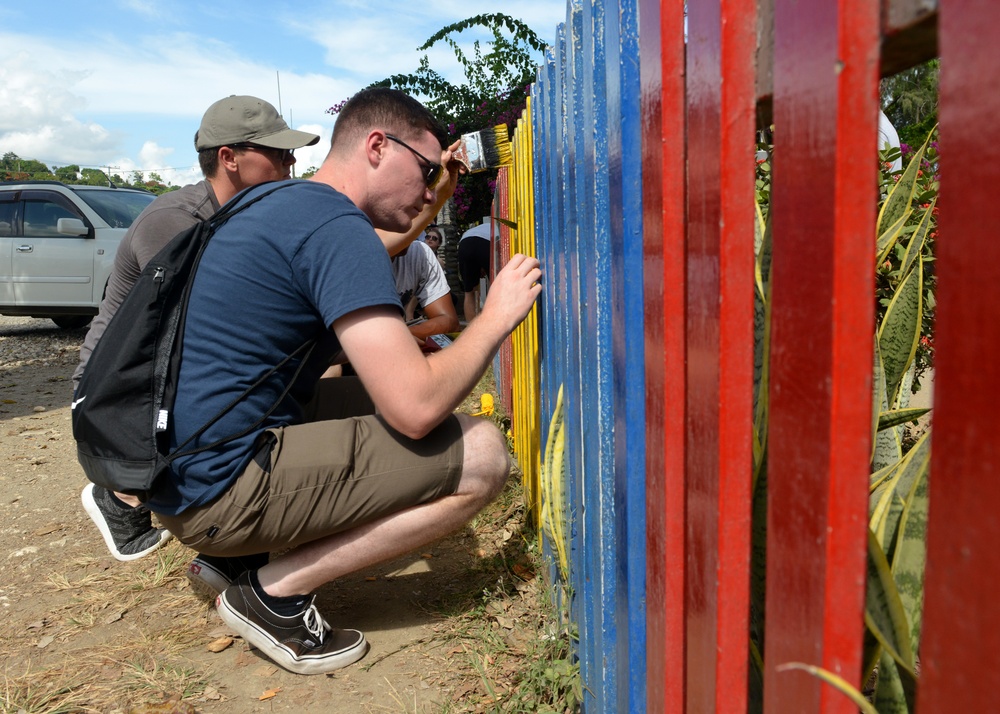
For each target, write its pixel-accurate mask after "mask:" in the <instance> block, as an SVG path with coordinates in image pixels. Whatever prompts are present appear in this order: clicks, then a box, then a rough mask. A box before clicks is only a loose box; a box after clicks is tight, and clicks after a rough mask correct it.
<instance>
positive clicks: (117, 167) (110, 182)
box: [104, 166, 121, 188]
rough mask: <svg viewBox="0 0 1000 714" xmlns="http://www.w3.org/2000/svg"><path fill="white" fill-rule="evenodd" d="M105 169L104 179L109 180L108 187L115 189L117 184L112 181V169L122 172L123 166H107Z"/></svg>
mask: <svg viewBox="0 0 1000 714" xmlns="http://www.w3.org/2000/svg"><path fill="white" fill-rule="evenodd" d="M104 169H105V170H104V178H106V179H107V180H108V186H110V187H111V188H114V187H115V184H114V183H113V182H112V181H111V170H112V169H115V170H120V169H121V166H105V167H104Z"/></svg>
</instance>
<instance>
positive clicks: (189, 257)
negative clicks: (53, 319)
mask: <svg viewBox="0 0 1000 714" xmlns="http://www.w3.org/2000/svg"><path fill="white" fill-rule="evenodd" d="M289 185H293V182H281V183H278V184H276V185H275V186H273V187H271V188H270V189H268V190H267V191H264V192H263V193H261V194H260V195H258V196H254V197H253V198H252V199H250V200H249V201H246V202H245V203H240V201H241V200H242V199H243V197H244V195H245V194H246V192H247V191H249V190H250V189H247V190H245V191H243V192H242V193H240V194H239V195H238V196H236V197H235V198H233V199H232V200H231V201H229V203H227V204H226V205H225V206H223V207H222V208H221V209H219V211H218V212H217V213H216V214H215V215H213V216H212V217H211V218H208V219H207V220H204V221H201V222H199V223H197V224H195V225H194V226H192V227H191V228H189V229H187V230H186V231H184V232H182V233H180V234H178V235H177V236H176V237H174V238H173V239H172V240H171V241H170V243H168V244H167V245H166V246H165V247H164V248H163V250H161V251H160V252H159V253H157V254H156V255H155V256H154V257H153V259H152V260H150V261H149V263H148V264H147V265H146V267H145V268H144V269H143V271H142V273H141V274H140V275H139V279H138V280H137V281H136V283H135V285H134V286H133V287H132V289H131V290H130V291H129V293H128V295H127V296H126V298H125V300H124V301H123V302H122V304H121V306H120V307H119V308H118V311H117V312H116V313H115V315H114V317H112V318H111V321H110V322H109V323H108V326H107V329H106V330H105V332H104V334H103V335H102V336H101V339H100V341H99V342H98V343H97V346H96V347H95V348H94V351H93V352H92V353H91V355H90V360H89V361H88V362H87V366H86V368H85V369H84V372H83V376H82V377H81V378H80V383H79V386H78V387H77V389H76V393H75V395H74V397H73V405H72V419H73V437H74V438H75V439H76V446H77V458H78V459H79V461H80V465H81V466H82V467H83V470H84V472H85V473H86V474H87V478H89V479H90V480H91V481H93V482H94V483H95V484H97V485H98V486H103V487H104V488H107V489H109V490H112V491H118V492H120V493H127V494H131V495H134V496H137V497H138V498H139V499H140V500H143V501H145V500H148V498H149V496H150V493H151V491H152V490H153V488H154V484H155V483H156V481H157V479H159V478H161V477H163V476H164V475H167V474H169V472H170V464H171V462H172V461H173V460H174V459H176V458H177V457H179V456H186V455H188V454H194V453H198V452H201V451H207V450H209V449H212V448H214V447H216V446H218V445H220V444H224V443H225V442H227V441H231V440H232V439H236V438H239V437H241V436H243V435H245V434H248V433H250V432H251V431H253V430H255V429H257V428H258V427H259V426H260V424H261V423H262V422H263V421H264V420H265V419H266V418H267V417H268V416H269V415H270V414H271V412H272V411H274V409H275V408H277V406H278V404H279V403H280V402H281V400H282V399H284V397H285V396H286V395H287V394H288V391H289V389H290V388H291V385H292V384H293V383H294V382H295V378H296V377H298V372H296V373H295V376H294V377H293V378H292V380H291V381H290V382H289V386H288V387H287V388H286V389H285V391H284V393H283V394H281V395H280V396H279V397H278V399H277V400H276V401H275V403H274V405H273V406H272V407H271V409H269V410H268V411H267V412H266V413H265V414H264V415H262V416H261V417H260V419H259V420H258V421H256V422H255V423H254V424H251V425H250V426H248V427H247V428H246V429H243V430H241V431H240V432H238V433H235V434H231V435H229V436H227V437H225V438H223V439H219V440H217V441H214V442H212V443H210V444H206V445H203V446H200V447H198V448H195V449H189V450H186V451H185V450H184V448H185V447H186V446H187V445H188V444H189V443H190V442H191V441H193V440H194V439H196V438H197V437H199V436H200V435H201V434H202V433H204V431H205V430H206V429H208V428H209V427H210V426H211V425H212V424H214V423H215V422H216V421H218V420H219V419H220V418H222V417H223V416H224V415H225V414H226V413H227V412H229V410H231V409H232V408H233V407H234V406H236V405H237V404H238V403H239V402H240V400H242V399H243V398H244V397H246V396H247V395H248V394H249V393H250V392H251V391H253V390H254V389H255V388H256V387H257V386H259V385H260V384H262V383H263V382H264V381H265V380H266V379H268V378H269V377H270V376H271V375H272V374H274V372H276V371H277V370H279V369H281V368H282V367H283V366H284V365H285V364H286V363H288V361H289V360H291V359H294V358H295V357H298V356H300V355H303V356H302V361H301V363H300V364H299V366H298V369H299V370H301V369H302V367H303V366H304V365H305V363H306V361H307V360H308V358H309V354H310V353H311V352H312V346H313V345H314V344H315V341H314V340H309V341H307V342H306V343H304V344H303V345H302V346H301V347H299V348H298V349H297V350H295V351H294V352H293V353H292V354H290V355H288V356H287V357H286V358H285V359H284V360H282V362H281V363H280V364H278V365H277V366H275V367H274V368H273V369H271V371H270V372H268V373H267V374H265V375H264V376H263V377H261V378H260V379H259V380H258V381H257V382H256V383H255V384H253V385H251V386H250V387H249V388H248V389H247V390H246V391H245V392H243V394H241V395H240V396H239V397H237V398H236V399H234V400H233V401H232V402H231V403H230V404H228V405H227V406H226V407H225V408H224V409H223V410H222V411H221V412H219V413H218V414H217V415H216V416H215V417H213V418H212V419H210V420H209V421H208V422H207V423H206V424H205V425H204V426H202V427H201V428H200V429H199V430H198V431H197V432H195V433H194V434H193V435H192V436H191V438H190V439H188V440H187V441H185V442H184V443H183V444H181V445H180V446H178V448H177V449H175V450H174V451H173V452H172V453H169V454H168V453H167V451H168V446H169V444H168V443H167V442H168V439H169V435H168V428H169V425H170V413H171V410H172V409H173V404H174V397H175V395H176V389H177V376H178V374H179V372H180V362H181V359H180V357H181V348H182V338H183V334H184V321H185V317H186V315H187V304H188V298H189V296H190V292H191V285H192V284H193V283H194V276H195V272H196V271H197V268H198V263H199V261H200V260H201V256H202V253H203V252H204V250H205V246H206V245H208V241H209V239H210V238H211V237H212V235H213V234H214V232H215V231H216V229H218V228H219V226H221V225H222V224H223V223H225V222H226V221H227V220H228V219H229V218H231V217H232V216H234V215H236V214H237V213H239V212H240V211H243V210H244V209H246V208H248V207H249V206H252V205H253V204H254V203H256V202H257V201H259V200H261V199H262V198H264V197H265V196H268V195H270V194H271V193H274V192H275V191H277V190H278V189H280V188H283V187H285V186H289Z"/></svg>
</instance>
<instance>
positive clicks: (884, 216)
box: [877, 146, 925, 236]
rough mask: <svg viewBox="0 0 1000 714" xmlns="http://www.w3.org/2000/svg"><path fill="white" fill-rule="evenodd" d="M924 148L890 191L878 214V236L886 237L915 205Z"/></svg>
mask: <svg viewBox="0 0 1000 714" xmlns="http://www.w3.org/2000/svg"><path fill="white" fill-rule="evenodd" d="M924 148H925V147H923V146H921V147H920V148H919V149H918V150H917V152H916V153H915V154H914V155H913V157H912V158H911V159H910V163H908V164H907V165H906V169H905V170H904V171H903V174H902V176H900V177H899V181H897V182H896V185H895V186H893V187H892V190H891V191H889V195H888V196H887V197H886V199H885V203H883V204H882V208H881V210H879V214H878V223H877V225H878V234H879V235H880V236H881V235H884V234H885V233H886V232H887V231H888V230H889V226H891V225H893V224H894V223H896V222H897V221H899V219H900V218H901V217H902V216H903V214H904V213H906V212H907V211H909V210H910V206H911V205H912V203H913V193H914V190H915V189H916V185H917V171H918V170H919V169H920V162H921V160H922V159H923V158H924Z"/></svg>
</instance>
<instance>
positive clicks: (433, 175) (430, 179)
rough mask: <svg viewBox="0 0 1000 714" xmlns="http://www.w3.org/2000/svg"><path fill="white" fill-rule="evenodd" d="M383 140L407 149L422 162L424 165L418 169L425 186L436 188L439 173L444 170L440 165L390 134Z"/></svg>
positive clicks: (439, 176)
mask: <svg viewBox="0 0 1000 714" xmlns="http://www.w3.org/2000/svg"><path fill="white" fill-rule="evenodd" d="M385 138H386V139H388V140H389V141H395V142H396V143H397V144H399V145H400V146H402V147H403V148H404V149H409V150H410V153H412V154H413V155H414V156H416V157H417V158H418V159H420V160H422V161H423V162H424V163H423V164H421V165H420V168H422V169H423V170H424V183H425V184H427V188H434V187H435V186H437V182H438V179H439V178H441V171H442V169H443V168H444V167H443V166H441V164H436V163H434V162H433V161H431V160H430V159H428V158H427V157H426V156H424V155H423V154H421V153H420V152H419V151H417V150H416V149H414V148H413V147H412V146H410V145H409V144H407V143H406V142H405V141H403V140H402V139H397V138H396V137H395V136H393V135H392V134H386V135H385ZM418 163H419V162H418Z"/></svg>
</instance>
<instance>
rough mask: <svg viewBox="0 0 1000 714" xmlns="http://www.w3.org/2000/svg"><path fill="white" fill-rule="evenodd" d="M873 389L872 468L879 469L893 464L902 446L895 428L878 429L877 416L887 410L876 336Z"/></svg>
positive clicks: (882, 368)
mask: <svg viewBox="0 0 1000 714" xmlns="http://www.w3.org/2000/svg"><path fill="white" fill-rule="evenodd" d="M873 381H874V384H873V386H874V389H873V390H872V469H873V470H875V471H878V470H880V469H883V468H885V467H886V466H889V465H890V464H895V463H897V462H898V461H899V459H900V458H901V457H902V456H903V451H902V446H901V445H900V443H899V437H898V435H897V434H896V431H895V430H892V429H889V430H886V431H879V430H878V417H879V414H881V413H882V412H886V411H888V410H889V401H888V395H887V394H886V384H885V367H884V366H883V364H882V351H881V350H880V349H879V345H878V337H877V336H876V339H875V367H874V380H873Z"/></svg>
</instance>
